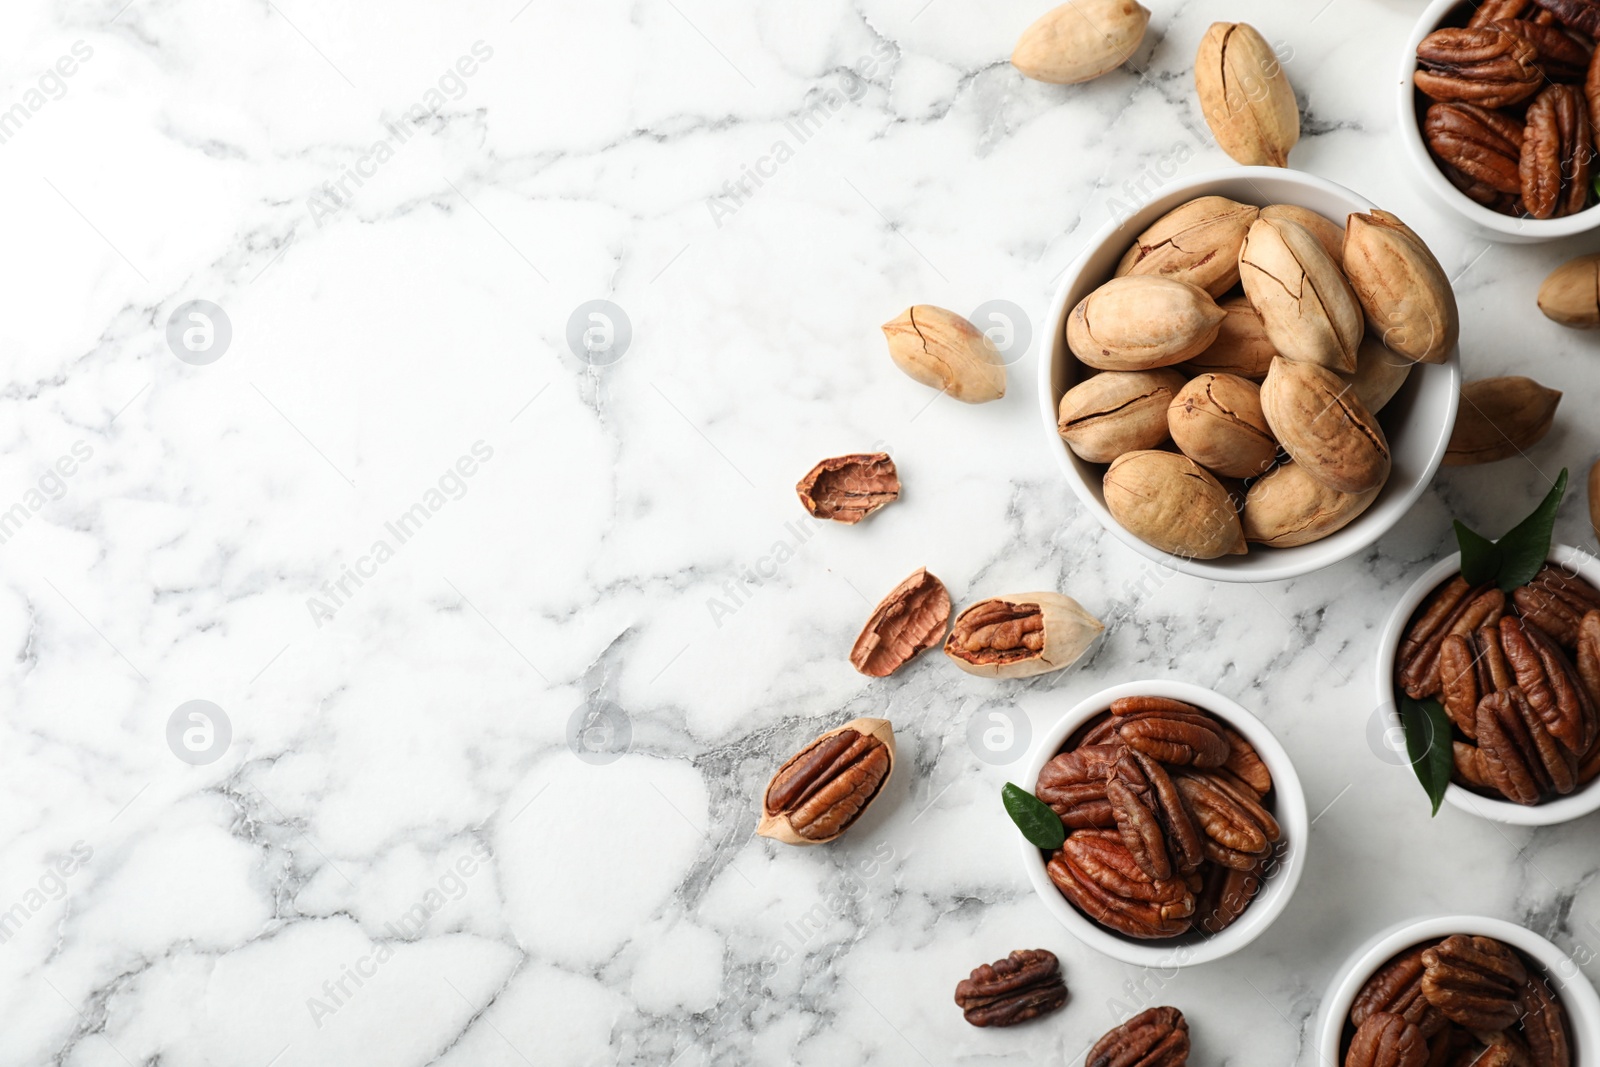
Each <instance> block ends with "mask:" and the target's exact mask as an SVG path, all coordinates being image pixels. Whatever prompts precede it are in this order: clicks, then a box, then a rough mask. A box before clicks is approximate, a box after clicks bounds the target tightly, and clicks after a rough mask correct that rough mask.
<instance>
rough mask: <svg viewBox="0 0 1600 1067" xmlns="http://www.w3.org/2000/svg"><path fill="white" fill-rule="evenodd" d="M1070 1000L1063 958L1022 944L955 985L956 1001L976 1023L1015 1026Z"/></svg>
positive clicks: (978, 968) (971, 1021) (979, 1024)
mask: <svg viewBox="0 0 1600 1067" xmlns="http://www.w3.org/2000/svg"><path fill="white" fill-rule="evenodd" d="M1066 1002H1067V983H1066V982H1064V981H1063V980H1062V978H1061V962H1060V961H1059V960H1057V959H1056V954H1055V953H1054V952H1049V951H1047V950H1045V949H1042V948H1019V949H1017V950H1016V951H1015V952H1013V953H1011V955H1009V956H1007V957H1006V958H1005V959H1003V960H996V961H995V962H993V963H985V964H983V965H982V966H979V967H974V968H973V969H972V974H971V976H970V977H967V978H963V979H962V980H961V981H960V983H958V984H957V985H956V1003H957V1004H959V1005H960V1006H961V1011H962V1014H964V1015H965V1016H966V1019H967V1022H969V1023H971V1024H972V1025H973V1026H1015V1025H1016V1024H1017V1023H1020V1022H1026V1021H1027V1020H1029V1019H1032V1018H1035V1017H1037V1016H1040V1015H1046V1014H1048V1013H1050V1012H1052V1011H1055V1010H1056V1009H1057V1008H1059V1007H1061V1005H1063V1004H1065V1003H1066Z"/></svg>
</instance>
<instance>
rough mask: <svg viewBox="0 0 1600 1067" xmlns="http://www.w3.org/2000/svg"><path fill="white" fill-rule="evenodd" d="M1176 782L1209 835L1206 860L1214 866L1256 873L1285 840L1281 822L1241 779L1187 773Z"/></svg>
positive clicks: (1208, 773) (1177, 778)
mask: <svg viewBox="0 0 1600 1067" xmlns="http://www.w3.org/2000/svg"><path fill="white" fill-rule="evenodd" d="M1175 781H1176V783H1177V786H1178V791H1179V792H1180V793H1182V794H1183V799H1184V802H1185V803H1186V804H1187V805H1188V807H1189V810H1190V811H1191V812H1193V813H1194V821H1195V823H1196V824H1197V825H1198V826H1199V827H1200V830H1201V832H1202V833H1204V834H1205V842H1204V847H1205V856H1206V859H1208V860H1211V861H1212V862H1213V863H1219V864H1221V865H1222V866H1224V867H1231V868H1232V869H1234V870H1236V871H1248V870H1252V869H1254V868H1255V867H1257V866H1258V865H1259V864H1260V863H1261V861H1262V860H1264V859H1265V858H1266V857H1267V855H1268V854H1269V853H1270V852H1271V851H1272V846H1273V845H1274V844H1276V843H1277V841H1278V839H1279V838H1281V837H1282V836H1283V831H1282V830H1281V829H1280V828H1279V826H1278V820H1277V819H1275V818H1273V817H1272V813H1271V812H1269V811H1268V810H1267V809H1266V808H1264V807H1262V806H1261V802H1260V800H1258V799H1257V798H1256V795H1255V794H1254V793H1253V792H1251V790H1250V789H1249V787H1248V786H1245V785H1244V784H1243V783H1241V782H1239V781H1238V780H1237V779H1232V780H1230V776H1228V775H1226V774H1219V773H1217V772H1215V771H1210V772H1200V773H1195V772H1189V771H1185V772H1180V773H1179V774H1178V775H1177V777H1176V778H1175Z"/></svg>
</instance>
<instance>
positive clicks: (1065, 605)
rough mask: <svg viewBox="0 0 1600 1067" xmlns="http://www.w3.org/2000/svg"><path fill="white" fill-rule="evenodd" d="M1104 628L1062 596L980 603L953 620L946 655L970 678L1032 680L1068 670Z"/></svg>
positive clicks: (994, 599) (1025, 595) (995, 599)
mask: <svg viewBox="0 0 1600 1067" xmlns="http://www.w3.org/2000/svg"><path fill="white" fill-rule="evenodd" d="M1104 632H1105V624H1104V623H1102V622H1101V621H1100V620H1099V619H1097V618H1095V617H1094V616H1093V615H1090V614H1089V613H1088V612H1087V611H1085V610H1084V608H1083V605H1082V604H1079V603H1078V602H1077V601H1076V600H1074V599H1072V598H1071V597H1069V596H1066V595H1065V594H1062V593H1018V594H1016V595H1014V596H1004V597H991V598H990V599H988V600H980V601H978V603H976V604H974V605H972V606H971V607H969V608H967V609H966V610H965V611H963V612H962V613H961V614H960V615H957V616H956V621H955V623H954V624H952V625H951V627H950V637H949V639H948V640H946V641H945V643H944V652H945V655H947V656H949V657H950V658H951V659H952V660H954V661H955V664H956V666H957V667H960V668H961V669H962V670H964V671H966V672H967V673H968V674H976V675H978V676H980V677H984V678H1031V677H1033V676H1034V675H1037V674H1048V673H1049V672H1051V671H1059V670H1062V669H1064V668H1066V667H1070V666H1071V665H1072V664H1074V663H1076V662H1077V661H1078V659H1079V658H1080V657H1081V656H1082V655H1083V654H1084V653H1085V652H1086V651H1088V649H1089V646H1090V645H1092V644H1094V642H1095V639H1096V638H1098V637H1099V636H1100V635H1101V634H1102V633H1104Z"/></svg>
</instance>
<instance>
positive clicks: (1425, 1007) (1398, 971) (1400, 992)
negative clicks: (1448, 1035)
mask: <svg viewBox="0 0 1600 1067" xmlns="http://www.w3.org/2000/svg"><path fill="white" fill-rule="evenodd" d="M1432 947H1433V945H1432V944H1428V945H1418V946H1417V947H1416V948H1413V949H1410V950H1408V951H1407V952H1404V953H1402V954H1401V955H1399V956H1396V957H1395V958H1394V959H1392V960H1390V961H1389V962H1388V963H1386V964H1384V966H1383V967H1381V968H1380V969H1379V970H1378V973H1376V974H1374V975H1373V976H1372V977H1371V978H1369V979H1367V984H1366V985H1364V986H1362V987H1361V991H1360V992H1359V993H1357V994H1356V999H1355V1002H1354V1003H1353V1004H1352V1005H1351V1006H1350V1021H1351V1022H1352V1023H1354V1024H1355V1025H1356V1026H1360V1025H1361V1024H1362V1023H1364V1022H1366V1021H1367V1019H1368V1018H1369V1017H1371V1016H1373V1015H1376V1014H1378V1013H1379V1012H1389V1013H1391V1014H1393V1015H1398V1016H1400V1017H1401V1018H1403V1019H1404V1020H1405V1021H1406V1022H1408V1023H1410V1024H1411V1025H1413V1026H1415V1027H1416V1028H1417V1029H1418V1030H1419V1031H1420V1032H1421V1033H1422V1036H1423V1037H1426V1038H1431V1037H1433V1035H1435V1034H1437V1033H1438V1032H1439V1031H1441V1030H1443V1029H1444V1028H1445V1027H1446V1026H1448V1025H1449V1023H1450V1020H1448V1019H1446V1018H1445V1017H1444V1013H1443V1012H1441V1011H1440V1010H1439V1009H1438V1008H1436V1007H1434V1006H1433V1005H1432V1004H1430V1003H1429V1002H1428V998H1427V997H1425V996H1423V994H1422V973H1423V971H1424V969H1425V966H1424V964H1423V962H1422V954H1423V953H1424V952H1426V951H1427V950H1428V949H1430V948H1432Z"/></svg>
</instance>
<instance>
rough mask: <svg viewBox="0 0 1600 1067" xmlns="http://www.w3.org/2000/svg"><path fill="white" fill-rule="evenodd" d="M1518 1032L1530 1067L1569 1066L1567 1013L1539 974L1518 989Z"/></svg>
mask: <svg viewBox="0 0 1600 1067" xmlns="http://www.w3.org/2000/svg"><path fill="white" fill-rule="evenodd" d="M1522 1033H1523V1036H1525V1037H1526V1038H1527V1040H1528V1053H1529V1058H1530V1059H1531V1060H1532V1061H1533V1067H1572V1036H1571V1033H1570V1032H1569V1031H1568V1029H1567V1013H1566V1011H1565V1010H1563V1009H1562V1007H1561V1001H1560V1000H1558V999H1557V998H1556V995H1555V993H1554V992H1553V991H1552V990H1551V988H1550V985H1549V983H1548V982H1547V981H1546V980H1545V978H1544V977H1543V976H1542V975H1533V974H1530V975H1529V976H1528V980H1527V982H1525V983H1524V984H1523V986H1522Z"/></svg>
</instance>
